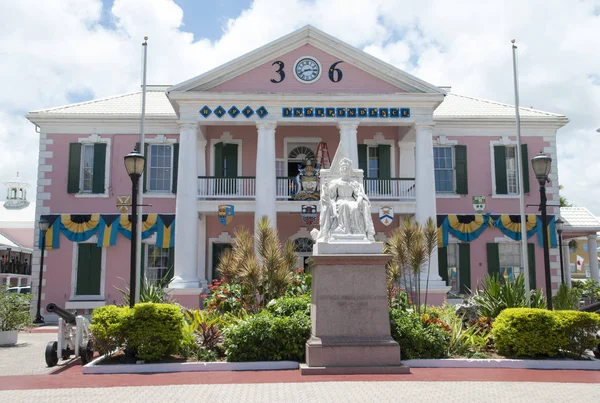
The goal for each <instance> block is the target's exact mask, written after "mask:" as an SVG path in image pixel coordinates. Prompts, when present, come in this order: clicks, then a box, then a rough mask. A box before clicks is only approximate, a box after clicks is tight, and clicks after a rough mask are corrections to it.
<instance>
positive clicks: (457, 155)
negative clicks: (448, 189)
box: [454, 145, 469, 195]
mask: <svg viewBox="0 0 600 403" xmlns="http://www.w3.org/2000/svg"><path fill="white" fill-rule="evenodd" d="M454 159H455V161H456V193H457V194H459V195H466V194H469V181H468V179H467V146H465V145H456V146H454Z"/></svg>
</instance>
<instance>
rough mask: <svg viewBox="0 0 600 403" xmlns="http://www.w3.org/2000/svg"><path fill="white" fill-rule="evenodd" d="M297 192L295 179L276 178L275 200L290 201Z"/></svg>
mask: <svg viewBox="0 0 600 403" xmlns="http://www.w3.org/2000/svg"><path fill="white" fill-rule="evenodd" d="M297 191H298V185H297V183H296V177H285V176H278V177H277V198H278V199H284V200H287V199H290V198H292V197H293V195H295V194H296V192H297Z"/></svg>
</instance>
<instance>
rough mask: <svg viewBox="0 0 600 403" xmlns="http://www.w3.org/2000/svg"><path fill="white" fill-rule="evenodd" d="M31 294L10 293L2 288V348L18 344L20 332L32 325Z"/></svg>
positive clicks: (0, 338) (0, 319) (0, 297)
mask: <svg viewBox="0 0 600 403" xmlns="http://www.w3.org/2000/svg"><path fill="white" fill-rule="evenodd" d="M30 300H31V295H30V294H25V295H24V294H19V293H10V292H8V291H7V290H6V289H5V288H4V287H2V286H0V346H7V345H8V346H10V345H14V344H16V343H17V337H18V335H19V331H20V330H23V328H24V327H25V326H27V325H30V324H31V315H30V313H29V309H30V302H31V301H30Z"/></svg>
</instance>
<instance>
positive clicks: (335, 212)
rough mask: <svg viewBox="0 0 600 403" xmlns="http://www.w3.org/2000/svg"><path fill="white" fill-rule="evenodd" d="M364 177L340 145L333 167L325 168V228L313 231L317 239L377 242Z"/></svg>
mask: <svg viewBox="0 0 600 403" xmlns="http://www.w3.org/2000/svg"><path fill="white" fill-rule="evenodd" d="M362 179H363V178H362V171H361V170H358V169H356V170H354V169H352V161H351V160H350V159H349V158H348V157H346V155H345V153H344V148H343V147H342V145H341V144H340V146H339V147H338V150H337V152H336V154H335V157H334V159H333V164H332V166H331V169H329V170H326V169H322V170H321V181H322V183H321V216H320V220H321V222H320V228H321V229H320V231H318V233H317V232H316V230H313V231H314V233H313V234H312V235H313V237H314V238H316V241H317V242H331V241H334V242H335V241H338V242H344V241H359V242H365V241H370V242H375V239H374V235H375V229H374V227H373V219H372V217H371V202H370V201H369V198H368V197H367V195H366V193H365V190H364V187H363V184H362Z"/></svg>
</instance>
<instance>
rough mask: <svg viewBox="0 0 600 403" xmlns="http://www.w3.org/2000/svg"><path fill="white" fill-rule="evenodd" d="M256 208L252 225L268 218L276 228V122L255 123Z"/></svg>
mask: <svg viewBox="0 0 600 403" xmlns="http://www.w3.org/2000/svg"><path fill="white" fill-rule="evenodd" d="M256 127H257V129H258V141H257V144H256V198H255V199H256V207H255V209H254V223H255V224H256V223H257V222H258V220H259V219H260V218H261V217H262V216H267V217H269V221H270V222H271V226H272V227H273V228H277V204H276V200H277V192H276V190H277V177H276V173H275V128H276V127H277V122H273V121H267V122H256Z"/></svg>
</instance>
